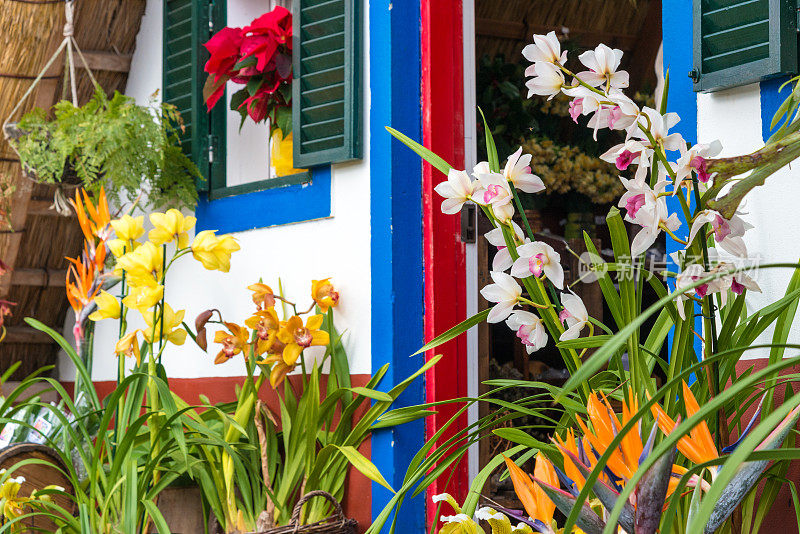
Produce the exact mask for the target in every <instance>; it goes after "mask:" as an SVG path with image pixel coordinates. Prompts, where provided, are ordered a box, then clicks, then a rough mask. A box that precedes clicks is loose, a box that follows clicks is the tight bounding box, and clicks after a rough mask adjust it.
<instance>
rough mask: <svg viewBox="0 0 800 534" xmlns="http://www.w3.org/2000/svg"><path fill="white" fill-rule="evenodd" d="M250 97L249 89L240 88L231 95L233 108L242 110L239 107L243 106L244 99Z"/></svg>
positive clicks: (233, 109)
mask: <svg viewBox="0 0 800 534" xmlns="http://www.w3.org/2000/svg"><path fill="white" fill-rule="evenodd" d="M249 97H250V95H249V94H247V89H240V90H238V91H236V92H235V93H233V94H232V95H231V110H232V111H240V110H239V108H241V107H242V104H244V101H245V100H247V99H248V98H249Z"/></svg>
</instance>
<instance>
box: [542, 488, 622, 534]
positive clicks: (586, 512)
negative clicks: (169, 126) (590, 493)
mask: <svg viewBox="0 0 800 534" xmlns="http://www.w3.org/2000/svg"><path fill="white" fill-rule="evenodd" d="M533 480H534V482H536V483H537V484H539V487H541V488H542V490H544V492H545V493H546V494H547V496H548V497H550V500H551V501H553V503H554V504H555V505H556V508H558V509H559V510H561V513H563V514H564V515H569V513H570V511H571V510H572V507H573V506H575V502H576V499H575V497H573V496H572V495H570V494H569V493H567V492H566V491H564V490H562V489H559V488H556V487H554V486H551V485H550V484H547V483H546V482H542V481H541V480H539V479H538V478H534V479H533ZM575 524H576V525H578V527H579V528H580V529H581V530H583V531H584V532H585V533H586V534H603V529H604V528H605V526H606V524H605V523H603V520H602V519H600V517H599V516H598V515H597V514H596V513H594V510H592V509H591V507H590V506H589V505H588V504H587V503H586V502H584V503H583V504H582V505H581V511H580V513H579V514H578V519H576V520H575Z"/></svg>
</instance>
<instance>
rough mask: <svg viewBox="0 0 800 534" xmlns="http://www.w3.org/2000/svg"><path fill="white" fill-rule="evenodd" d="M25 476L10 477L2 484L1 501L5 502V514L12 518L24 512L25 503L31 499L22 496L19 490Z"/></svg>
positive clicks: (6, 516) (0, 488) (7, 517)
mask: <svg viewBox="0 0 800 534" xmlns="http://www.w3.org/2000/svg"><path fill="white" fill-rule="evenodd" d="M23 482H25V477H21V476H20V477H16V478H8V479H6V480H5V481H4V482H3V485H2V486H0V502H2V503H3V516H4V517H5V518H6V519H9V520H12V519H15V518H17V517H19V516H21V515H22V514H23V513H24V506H25V504H26V503H27V502H28V501H30V498H28V497H20V495H19V490H20V489H21V488H22V483H23Z"/></svg>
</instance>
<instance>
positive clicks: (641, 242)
mask: <svg viewBox="0 0 800 534" xmlns="http://www.w3.org/2000/svg"><path fill="white" fill-rule="evenodd" d="M620 180H621V181H622V184H623V185H624V186H625V189H626V191H625V193H624V194H623V195H622V197H621V198H620V200H619V203H618V204H617V205H618V206H619V207H624V208H625V209H626V210H627V214H626V215H625V220H626V221H628V222H632V223H635V224H638V225H639V226H641V227H642V229H641V230H639V232H638V233H637V234H636V236H635V237H634V238H633V241H632V242H631V255H632V256H634V257H636V256H639V255H640V254H642V253H644V252H645V251H646V250H647V249H648V248H650V247H651V246H652V244H653V243H655V241H656V238H657V237H658V235H659V234H660V233H661V229H662V227H664V228H667V229H668V230H669V231H670V232H675V231H676V230H677V229H678V228H680V226H681V221H680V219H679V218H678V215H677V214H675V213H672V214H670V213H669V209H668V208H667V201H666V198H665V197H664V196H662V193H663V192H664V191H665V190H666V187H667V183H668V181H667V180H660V181H659V182H658V183H657V184H656V186H655V188H653V189H651V188H650V186H649V185H647V183H646V182H645V181H644V180H636V179H634V180H626V179H625V178H622V177H620Z"/></svg>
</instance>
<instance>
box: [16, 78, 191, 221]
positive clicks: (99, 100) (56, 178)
mask: <svg viewBox="0 0 800 534" xmlns="http://www.w3.org/2000/svg"><path fill="white" fill-rule="evenodd" d="M17 127H18V129H19V132H20V133H21V134H22V135H21V136H20V137H19V138H17V139H16V140H14V141H13V143H14V147H15V149H16V150H17V152H18V153H19V156H20V161H21V162H22V165H23V168H24V169H25V171H26V173H27V174H28V175H29V176H31V177H32V178H34V179H36V180H37V181H40V182H44V183H60V182H62V181H75V179H77V181H78V182H79V183H81V184H82V185H83V187H85V188H86V189H88V190H91V191H95V192H96V191H99V189H100V187H101V186H104V187H105V189H106V193H107V194H108V196H109V197H110V199H111V200H112V201H115V202H117V203H119V202H121V201H125V200H127V201H131V202H132V201H134V200H135V199H136V198H137V197H138V196H139V195H140V194H141V193H142V192H144V193H145V194H146V195H147V197H146V199H142V200H140V203H142V204H146V205H149V206H150V207H153V208H161V207H192V206H194V204H195V202H196V201H197V192H196V190H195V185H194V184H195V179H196V178H200V179H202V176H201V175H200V171H199V170H198V169H197V167H196V166H195V165H194V163H192V161H191V160H190V159H189V157H188V156H187V155H186V154H185V153H184V152H183V150H182V149H181V146H180V134H181V132H182V131H183V121H182V119H181V116H180V114H179V113H178V111H177V109H176V108H175V106H172V105H170V104H161V105H155V104H153V105H151V106H149V107H145V106H139V105H137V104H136V102H135V101H134V99H133V98H131V97H128V96H125V95H122V94H120V93H118V92H117V93H115V94H114V96H113V97H111V98H110V99H109V98H108V97H107V96H106V94H105V93H104V92H103V91H102V90H97V91H96V92H95V94H94V96H93V97H92V98H91V100H89V102H87V103H86V104H85V105H83V106H82V107H75V106H74V105H73V104H72V103H71V102H68V101H66V100H62V101H61V102H59V103H57V104H56V105H55V106H54V108H53V118H52V119H51V118H49V117H48V114H47V113H46V112H45V110H43V109H39V108H37V109H34V110H32V111H30V112H29V113H27V114H26V115H25V116H23V117H22V119H21V120H20V122H19V124H18V125H17Z"/></svg>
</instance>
